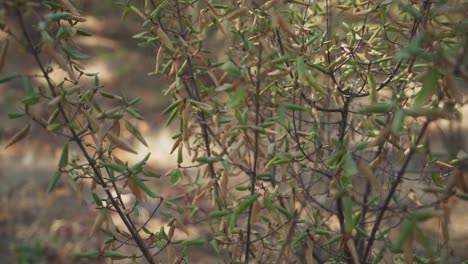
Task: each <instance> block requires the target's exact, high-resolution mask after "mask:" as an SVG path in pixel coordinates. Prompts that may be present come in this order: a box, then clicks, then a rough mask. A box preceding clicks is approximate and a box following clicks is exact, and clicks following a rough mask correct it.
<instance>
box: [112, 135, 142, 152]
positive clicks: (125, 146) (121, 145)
mask: <svg viewBox="0 0 468 264" xmlns="http://www.w3.org/2000/svg"><path fill="white" fill-rule="evenodd" d="M106 138H107V139H109V141H110V142H111V143H112V144H114V145H115V146H116V147H118V148H120V149H122V150H125V151H128V152H130V153H133V154H138V152H136V151H135V150H134V149H133V148H132V146H130V144H128V143H127V142H125V141H123V140H122V139H120V138H119V137H118V136H116V135H115V134H114V133H112V132H109V133H107V135H106Z"/></svg>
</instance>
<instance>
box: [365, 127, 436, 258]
mask: <svg viewBox="0 0 468 264" xmlns="http://www.w3.org/2000/svg"><path fill="white" fill-rule="evenodd" d="M430 122H431V121H426V122H425V123H424V125H423V127H422V129H421V132H419V135H418V138H417V140H416V142H415V146H411V148H410V152H409V153H408V157H407V158H406V160H405V162H404V163H403V166H402V167H401V169H400V171H399V172H398V176H397V178H396V179H395V181H394V182H393V183H392V186H391V188H390V191H389V192H388V194H387V197H386V198H385V201H384V203H383V206H382V209H381V210H380V212H379V214H378V216H377V219H376V221H375V224H374V226H373V228H372V232H371V235H370V237H369V242H368V243H367V247H366V250H365V251H364V255H363V256H362V258H361V263H366V261H367V258H368V257H369V253H370V250H371V248H372V245H373V244H374V241H375V235H376V233H377V229H379V226H380V222H382V219H383V216H384V214H385V212H386V211H387V209H388V206H389V204H390V200H391V199H392V197H393V195H394V194H395V192H396V190H397V187H398V186H399V185H400V183H401V180H402V179H403V176H404V175H405V172H406V167H408V165H409V162H410V160H411V158H412V156H413V155H414V153H415V152H416V146H417V145H418V144H419V142H420V141H421V139H422V138H423V136H424V134H425V132H426V129H427V127H428V125H429V123H430Z"/></svg>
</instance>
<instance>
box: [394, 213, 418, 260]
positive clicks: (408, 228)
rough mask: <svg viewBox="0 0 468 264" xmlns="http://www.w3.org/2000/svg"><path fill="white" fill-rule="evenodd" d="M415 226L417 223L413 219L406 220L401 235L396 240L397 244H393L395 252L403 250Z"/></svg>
mask: <svg viewBox="0 0 468 264" xmlns="http://www.w3.org/2000/svg"><path fill="white" fill-rule="evenodd" d="M414 228H415V223H414V222H413V221H408V220H407V221H405V223H404V224H403V227H402V228H401V231H400V237H399V238H398V240H397V242H395V244H393V245H392V246H391V251H392V252H394V253H396V252H401V248H402V247H403V245H404V244H405V242H406V240H407V239H408V237H409V236H410V234H411V233H412V232H413V229H414Z"/></svg>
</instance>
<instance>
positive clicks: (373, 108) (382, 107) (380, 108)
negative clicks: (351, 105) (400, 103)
mask: <svg viewBox="0 0 468 264" xmlns="http://www.w3.org/2000/svg"><path fill="white" fill-rule="evenodd" d="M392 110H393V104H390V103H376V104H372V105H368V106H364V107H363V108H361V110H360V112H362V113H370V114H386V113H389V112H391V111H392Z"/></svg>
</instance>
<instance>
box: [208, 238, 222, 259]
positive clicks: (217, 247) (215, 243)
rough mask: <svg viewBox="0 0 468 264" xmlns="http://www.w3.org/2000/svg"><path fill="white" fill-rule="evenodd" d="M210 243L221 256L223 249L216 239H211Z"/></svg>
mask: <svg viewBox="0 0 468 264" xmlns="http://www.w3.org/2000/svg"><path fill="white" fill-rule="evenodd" d="M210 245H211V246H212V247H213V249H214V251H215V252H216V255H218V257H219V256H220V255H221V250H220V249H219V245H218V242H217V241H216V239H213V240H211V241H210Z"/></svg>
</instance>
